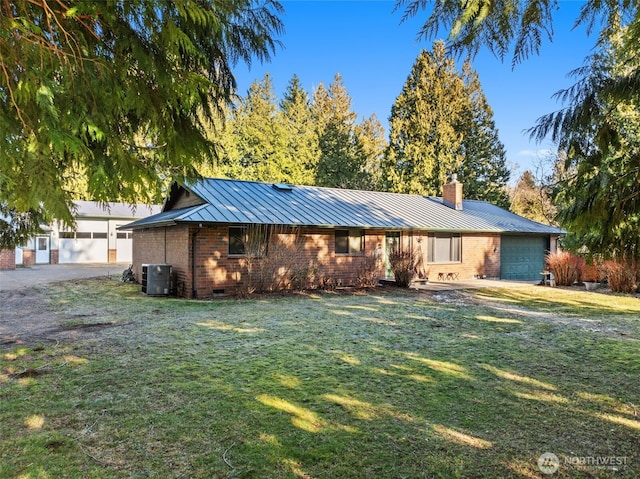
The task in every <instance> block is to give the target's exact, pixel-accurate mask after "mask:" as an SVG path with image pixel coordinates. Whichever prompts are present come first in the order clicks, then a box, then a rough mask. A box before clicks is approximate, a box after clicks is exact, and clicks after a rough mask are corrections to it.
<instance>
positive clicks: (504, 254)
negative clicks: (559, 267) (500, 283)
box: [500, 236, 548, 281]
mask: <svg viewBox="0 0 640 479" xmlns="http://www.w3.org/2000/svg"><path fill="white" fill-rule="evenodd" d="M500 242H501V246H500V277H501V278H502V279H511V280H518V281H538V280H541V279H542V276H541V275H540V272H541V271H542V270H543V269H544V262H545V259H544V258H545V254H546V250H547V247H548V246H547V238H546V237H521V236H502V238H501V240H500Z"/></svg>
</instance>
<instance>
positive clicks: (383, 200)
mask: <svg viewBox="0 0 640 479" xmlns="http://www.w3.org/2000/svg"><path fill="white" fill-rule="evenodd" d="M185 191H188V192H190V193H191V194H194V195H196V196H197V197H198V198H200V199H201V200H202V203H201V204H196V205H193V206H187V207H184V208H174V206H172V205H174V204H176V202H175V201H172V198H169V199H168V200H167V202H166V203H165V206H164V208H163V211H162V212H161V213H159V214H156V215H153V216H149V217H147V218H144V219H141V220H138V221H135V222H133V223H130V224H128V225H126V226H123V227H122V228H127V229H136V228H149V227H155V226H166V225H173V224H178V223H198V224H212V223H218V224H220V223H223V224H237V225H244V224H271V225H288V226H291V225H295V226H315V227H341V228H366V229H369V228H372V229H373V228H375V229H386V230H389V229H391V230H393V229H398V230H429V231H448V232H493V233H532V234H563V233H564V231H563V230H561V229H559V228H555V227H553V226H548V225H544V224H541V223H536V222H535V221H531V220H528V219H526V218H523V217H521V216H518V215H516V214H513V213H511V212H509V211H507V210H504V209H502V208H500V207H498V206H495V205H492V204H490V203H487V202H484V201H474V200H463V209H462V210H455V209H453V208H450V207H449V206H447V205H445V204H444V202H443V200H442V198H436V197H429V196H421V195H409V194H401V193H385V192H379V191H362V190H347V189H339V188H323V187H317V186H292V185H282V184H272V183H261V182H255V181H242V180H228V179H215V178H207V179H203V180H201V181H199V182H197V183H194V184H192V185H185V186H183V187H181V188H180V189H174V190H173V193H172V194H173V195H176V194H180V192H183V193H184V192H185Z"/></svg>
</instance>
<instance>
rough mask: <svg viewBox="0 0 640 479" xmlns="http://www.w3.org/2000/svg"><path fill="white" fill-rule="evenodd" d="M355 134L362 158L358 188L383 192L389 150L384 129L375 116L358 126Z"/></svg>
mask: <svg viewBox="0 0 640 479" xmlns="http://www.w3.org/2000/svg"><path fill="white" fill-rule="evenodd" d="M355 132H356V139H357V145H358V155H359V156H361V158H362V160H361V161H362V169H361V171H360V176H359V179H358V181H357V185H356V187H357V188H358V189H361V190H373V191H379V190H382V189H383V188H384V182H383V161H384V152H385V150H386V149H387V140H386V138H385V131H384V128H383V126H382V124H381V123H380V121H379V120H378V118H377V117H376V115H375V114H374V115H371V116H370V117H369V118H365V119H364V120H363V121H362V122H361V123H360V124H359V125H356V129H355Z"/></svg>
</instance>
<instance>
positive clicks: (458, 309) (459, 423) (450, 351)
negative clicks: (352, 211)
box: [0, 281, 640, 478]
mask: <svg viewBox="0 0 640 479" xmlns="http://www.w3.org/2000/svg"><path fill="white" fill-rule="evenodd" d="M48 293H49V297H50V302H51V307H53V308H54V309H55V310H56V313H57V314H58V315H59V316H60V318H62V319H61V321H62V324H66V325H67V326H69V327H73V328H75V329H78V330H82V332H83V333H89V332H90V333H91V334H86V335H85V336H82V337H81V338H80V339H78V340H76V341H67V342H60V343H58V344H55V345H50V344H48V343H47V344H44V345H43V346H42V347H39V348H23V349H15V350H11V351H8V352H5V353H2V356H1V357H0V404H2V408H1V409H0V449H1V450H2V451H3V453H2V459H1V460H0V477H16V478H36V477H67V478H73V477H78V478H86V477H190V478H193V477H203V478H218V477H219V478H224V477H245V478H337V477H349V478H359V477H361V478H365V477H388V478H399V477H409V478H418V477H430V478H431V477H441V478H455V477H460V478H467V477H474V478H495V477H524V478H539V477H548V476H545V475H543V474H542V472H541V471H540V468H539V466H538V458H539V457H540V456H541V454H543V453H545V452H551V453H554V454H555V455H556V456H557V457H558V458H559V461H560V467H559V470H558V472H556V473H555V476H551V477H565V478H568V477H578V478H580V477H584V478H592V477H615V478H635V477H638V476H639V475H640V453H639V449H638V444H639V441H640V417H639V414H640V399H639V398H640V384H639V383H640V382H639V381H638V377H639V375H640V301H638V300H637V299H635V298H625V297H615V301H612V300H611V297H610V296H609V297H605V296H604V295H596V294H593V293H587V292H567V291H562V290H557V289H551V288H531V289H530V290H525V289H513V290H479V291H467V292H452V293H439V294H438V295H434V296H429V295H425V294H421V293H415V292H404V291H391V292H389V291H383V292H380V291H372V292H371V293H369V294H357V295H349V294H343V295H336V294H319V295H292V296H283V297H280V296H273V297H269V296H266V297H260V298H257V299H248V300H222V301H211V302H197V301H183V300H175V299H166V298H149V297H144V296H142V295H141V294H140V293H139V288H138V287H136V286H133V285H122V284H120V283H116V282H108V281H88V282H86V283H83V284H74V285H73V286H71V285H65V284H59V285H56V286H51V287H50V289H49V290H48ZM83 315H86V316H83ZM90 325H95V326H94V327H90ZM105 325H108V327H105ZM30 371H32V372H33V373H30ZM22 372H24V374H23V373H22ZM36 372H38V373H36ZM40 372H41V373H40ZM590 458H593V459H590ZM598 458H600V459H599V462H598V463H597V464H596V463H594V462H593V461H595V460H598ZM603 458H610V460H609V461H608V462H606V463H603V461H604V459H603ZM611 458H613V459H611ZM590 461H591V462H590Z"/></svg>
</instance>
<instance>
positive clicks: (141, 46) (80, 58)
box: [0, 0, 282, 224]
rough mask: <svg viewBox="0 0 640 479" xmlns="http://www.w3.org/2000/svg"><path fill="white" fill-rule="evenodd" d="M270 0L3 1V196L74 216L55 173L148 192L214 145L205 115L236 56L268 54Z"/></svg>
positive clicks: (224, 87) (95, 190)
mask: <svg viewBox="0 0 640 479" xmlns="http://www.w3.org/2000/svg"><path fill="white" fill-rule="evenodd" d="M281 11H282V7H281V6H280V5H279V4H278V3H277V2H275V1H272V0H238V1H233V2H225V3H221V2H213V1H211V0H202V1H197V2H174V1H170V0H127V1H125V2H122V1H120V2H116V1H108V2H106V1H104V0H86V1H82V2H70V1H67V0H13V1H4V2H0V70H1V71H2V74H1V75H0V108H1V110H0V165H1V168H2V170H1V172H0V173H1V174H0V203H3V204H4V205H5V206H6V210H7V211H16V212H17V213H18V214H20V213H26V212H29V211H31V212H34V213H40V215H41V216H42V217H43V219H44V220H45V221H50V220H52V219H54V218H56V219H59V220H62V221H64V222H67V223H69V224H72V223H73V222H74V218H73V213H72V211H71V195H70V194H69V193H68V192H67V191H66V190H65V184H64V181H65V179H64V178H63V177H61V176H62V175H60V172H61V171H68V170H73V171H78V172H80V173H82V174H83V175H84V176H85V177H86V184H87V188H88V192H89V194H90V195H91V197H92V199H95V200H100V201H109V200H120V201H129V202H137V201H140V200H146V201H151V200H157V195H158V194H159V192H160V191H161V187H162V185H164V184H165V183H166V182H167V181H168V180H171V179H173V178H176V179H180V178H184V177H185V176H191V175H194V174H195V171H194V165H193V162H194V159H196V160H199V159H201V158H203V157H209V156H212V155H215V153H216V149H215V145H213V144H212V143H211V142H209V141H207V138H206V132H205V129H204V124H203V122H206V121H208V120H210V119H212V118H214V117H215V116H216V115H217V114H219V109H218V107H219V106H221V105H222V104H224V103H226V102H228V101H229V100H230V98H231V97H232V95H233V94H234V92H235V86H236V85H235V79H234V77H233V74H232V67H233V66H234V65H235V63H236V62H237V61H238V60H242V61H245V62H248V63H250V62H251V61H252V60H253V59H254V58H258V59H260V60H264V59H268V58H269V57H270V55H271V54H272V53H273V51H274V47H275V46H276V45H277V42H276V41H275V40H274V39H273V36H274V35H276V34H278V33H279V32H280V31H281V29H282V24H281V22H280V20H279V19H278V18H277V16H276V15H277V14H278V13H280V12H281Z"/></svg>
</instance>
